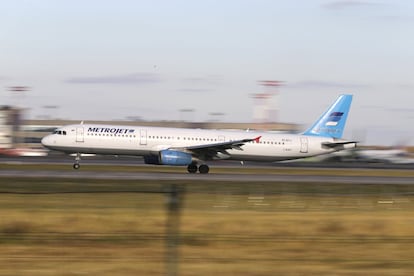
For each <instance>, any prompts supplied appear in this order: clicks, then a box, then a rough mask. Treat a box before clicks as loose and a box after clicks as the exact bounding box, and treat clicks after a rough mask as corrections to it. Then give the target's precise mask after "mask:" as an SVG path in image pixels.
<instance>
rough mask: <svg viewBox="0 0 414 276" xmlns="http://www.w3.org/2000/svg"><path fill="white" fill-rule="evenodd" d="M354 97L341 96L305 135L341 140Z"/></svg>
mask: <svg viewBox="0 0 414 276" xmlns="http://www.w3.org/2000/svg"><path fill="white" fill-rule="evenodd" d="M351 102H352V95H349V94H348V95H347V94H345V95H341V96H339V97H338V99H337V100H336V101H335V102H334V103H333V104H332V105H331V106H330V107H329V108H328V110H327V111H325V113H323V114H322V116H321V117H320V118H319V120H317V121H316V122H315V123H314V124H313V126H312V127H310V128H309V129H308V130H307V131H305V132H304V133H303V134H304V135H311V136H321V137H332V138H336V139H340V138H341V137H342V134H343V132H344V128H345V123H346V119H347V117H348V113H349V109H350V107H351Z"/></svg>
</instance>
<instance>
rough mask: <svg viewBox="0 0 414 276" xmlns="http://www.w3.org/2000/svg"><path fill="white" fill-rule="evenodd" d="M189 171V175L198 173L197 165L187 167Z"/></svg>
mask: <svg viewBox="0 0 414 276" xmlns="http://www.w3.org/2000/svg"><path fill="white" fill-rule="evenodd" d="M187 171H188V172H189V173H196V172H197V165H196V164H190V165H188V166H187Z"/></svg>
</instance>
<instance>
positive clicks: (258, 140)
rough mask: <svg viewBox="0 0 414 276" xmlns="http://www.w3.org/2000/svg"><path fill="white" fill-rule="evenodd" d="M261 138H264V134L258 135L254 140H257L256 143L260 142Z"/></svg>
mask: <svg viewBox="0 0 414 276" xmlns="http://www.w3.org/2000/svg"><path fill="white" fill-rule="evenodd" d="M260 138H262V136H257V137H256V138H254V139H253V141H255V142H256V143H259V142H260Z"/></svg>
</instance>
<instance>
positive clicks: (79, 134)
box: [76, 127, 85, 143]
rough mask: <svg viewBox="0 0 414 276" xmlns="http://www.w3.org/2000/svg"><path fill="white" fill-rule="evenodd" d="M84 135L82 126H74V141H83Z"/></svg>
mask: <svg viewBox="0 0 414 276" xmlns="http://www.w3.org/2000/svg"><path fill="white" fill-rule="evenodd" d="M84 141H85V140H84V137H83V127H78V128H76V142H80V143H83V142H84Z"/></svg>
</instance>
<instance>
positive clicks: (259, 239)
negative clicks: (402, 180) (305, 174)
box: [0, 166, 414, 276]
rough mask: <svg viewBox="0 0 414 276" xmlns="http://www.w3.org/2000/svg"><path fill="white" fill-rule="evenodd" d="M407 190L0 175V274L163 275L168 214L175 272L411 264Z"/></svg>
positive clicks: (413, 201)
mask: <svg viewBox="0 0 414 276" xmlns="http://www.w3.org/2000/svg"><path fill="white" fill-rule="evenodd" d="M85 167H86V166H85ZM174 185H175V186H176V187H178V188H179V189H180V191H185V193H182V194H180V195H181V196H182V197H181V199H182V201H181V202H182V208H181V209H180V212H178V213H177V212H176V213H170V212H169V211H168V208H167V207H168V203H169V201H168V199H169V197H168V191H169V190H170V189H171V187H172V186H174ZM413 193H414V186H411V185H392V184H390V185H374V184H369V185H349V184H340V183H332V184H328V183H323V184H322V183H306V184H302V183H279V182H274V183H260V182H257V183H237V182H224V181H223V182H213V181H202V182H201V181H197V182H196V183H194V182H191V181H186V182H183V181H149V180H148V181H147V180H145V181H144V180H139V181H136V180H134V181H130V180H116V181H115V180H92V179H64V180H62V179H54V178H0V218H1V219H0V248H1V250H0V275H45V276H48V275H78V274H82V275H104V276H105V275H165V272H166V269H167V268H166V266H167V265H166V259H167V257H169V256H168V255H167V254H166V252H167V250H171V249H168V248H167V240H168V235H167V232H168V231H167V228H166V227H167V222H168V220H169V219H173V220H172V222H175V223H176V224H174V223H173V224H171V227H172V228H174V227H177V228H178V229H179V245H178V253H179V256H178V257H179V258H178V260H179V262H178V269H179V271H180V275H212V274H220V275H332V274H335V275H411V274H413V272H414V257H413V256H414V234H413V233H414V221H413V219H412V217H413V214H414V195H413ZM170 230H171V229H170Z"/></svg>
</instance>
